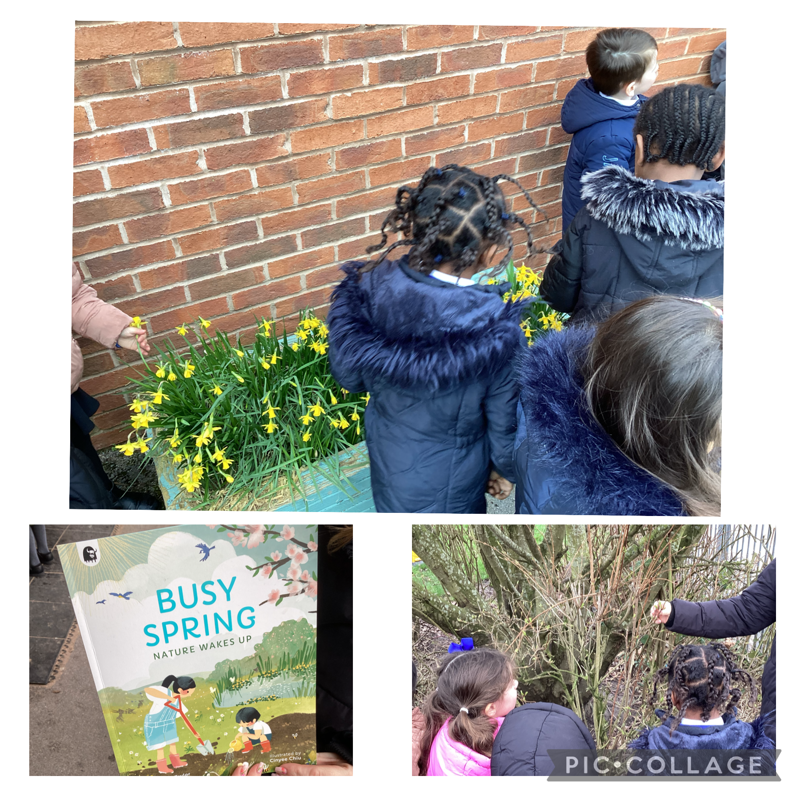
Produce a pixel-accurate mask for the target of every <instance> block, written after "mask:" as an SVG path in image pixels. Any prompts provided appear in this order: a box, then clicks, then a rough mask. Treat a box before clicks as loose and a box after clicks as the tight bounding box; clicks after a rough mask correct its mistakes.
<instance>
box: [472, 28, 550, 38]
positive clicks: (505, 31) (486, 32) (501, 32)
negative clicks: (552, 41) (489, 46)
mask: <svg viewBox="0 0 800 800" xmlns="http://www.w3.org/2000/svg"><path fill="white" fill-rule="evenodd" d="M539 30H540V29H539V27H538V26H532V27H527V28H525V27H520V26H519V25H481V27H480V28H479V30H478V38H479V39H507V38H508V37H509V36H527V35H529V34H531V33H537V32H538V31H539Z"/></svg>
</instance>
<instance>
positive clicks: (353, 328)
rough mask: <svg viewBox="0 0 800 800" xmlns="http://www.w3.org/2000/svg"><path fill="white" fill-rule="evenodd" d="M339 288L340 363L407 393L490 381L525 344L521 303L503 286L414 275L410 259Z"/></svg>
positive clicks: (335, 311)
mask: <svg viewBox="0 0 800 800" xmlns="http://www.w3.org/2000/svg"><path fill="white" fill-rule="evenodd" d="M359 266H360V262H350V263H347V264H345V265H344V266H343V267H342V269H343V270H344V272H345V273H346V277H345V279H344V280H343V281H342V282H341V283H340V284H339V286H337V288H336V289H335V290H334V292H333V298H332V300H333V304H332V308H331V313H330V316H329V319H330V341H331V347H332V348H334V349H335V350H336V353H337V356H336V361H337V363H338V364H339V365H340V366H341V368H343V369H345V370H348V369H350V368H357V370H358V372H359V373H360V374H361V375H362V376H364V377H365V378H366V377H368V378H369V382H370V383H372V382H378V383H384V384H387V385H390V386H393V387H396V388H398V389H401V390H406V391H412V392H413V391H426V392H436V391H446V390H448V389H450V388H452V387H453V386H455V385H457V384H458V383H461V382H464V381H470V380H475V379H477V378H490V377H491V376H492V375H494V374H495V373H496V372H497V371H498V370H500V369H501V368H502V367H504V366H505V365H506V364H508V363H509V360H510V359H511V358H512V357H513V355H514V352H515V350H516V349H517V348H518V347H520V343H521V331H520V328H519V321H520V317H521V314H522V311H523V309H524V304H521V303H505V302H503V298H502V295H503V293H504V291H505V289H506V288H507V287H504V286H502V285H494V286H484V285H478V284H475V285H474V286H456V285H454V284H450V283H445V282H443V281H439V280H437V279H435V278H431V277H430V276H427V275H423V274H421V273H418V272H415V271H414V270H412V269H411V268H410V267H409V266H408V259H407V257H405V256H404V257H403V258H401V259H400V260H399V261H395V262H385V263H383V264H381V265H379V266H378V267H376V268H375V269H373V270H371V271H370V272H365V273H363V274H362V273H359V272H358V267H359Z"/></svg>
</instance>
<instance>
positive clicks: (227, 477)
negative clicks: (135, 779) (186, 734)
mask: <svg viewBox="0 0 800 800" xmlns="http://www.w3.org/2000/svg"><path fill="white" fill-rule="evenodd" d="M222 474H223V475H225V480H226V481H228V483H233V476H232V475H227V474H225V473H224V472H223V473H222ZM224 735H225V736H227V735H228V734H227V733H226V734H224Z"/></svg>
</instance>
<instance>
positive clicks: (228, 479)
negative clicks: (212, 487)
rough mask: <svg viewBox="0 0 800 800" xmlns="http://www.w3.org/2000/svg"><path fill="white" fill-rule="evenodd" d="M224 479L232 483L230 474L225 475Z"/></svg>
mask: <svg viewBox="0 0 800 800" xmlns="http://www.w3.org/2000/svg"><path fill="white" fill-rule="evenodd" d="M224 474H225V473H223V475H224ZM225 480H226V481H228V483H233V476H232V475H225Z"/></svg>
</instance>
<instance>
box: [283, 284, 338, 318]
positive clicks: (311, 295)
mask: <svg viewBox="0 0 800 800" xmlns="http://www.w3.org/2000/svg"><path fill="white" fill-rule="evenodd" d="M330 296H331V290H330V289H315V290H314V291H313V292H304V293H303V294H301V295H298V296H297V297H290V298H288V299H286V300H283V301H282V302H280V303H276V305H275V313H276V315H277V316H278V317H285V316H286V315H287V314H293V313H295V312H296V311H302V310H303V309H306V308H315V307H316V306H319V305H324V304H326V303H328V302H329V301H330Z"/></svg>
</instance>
